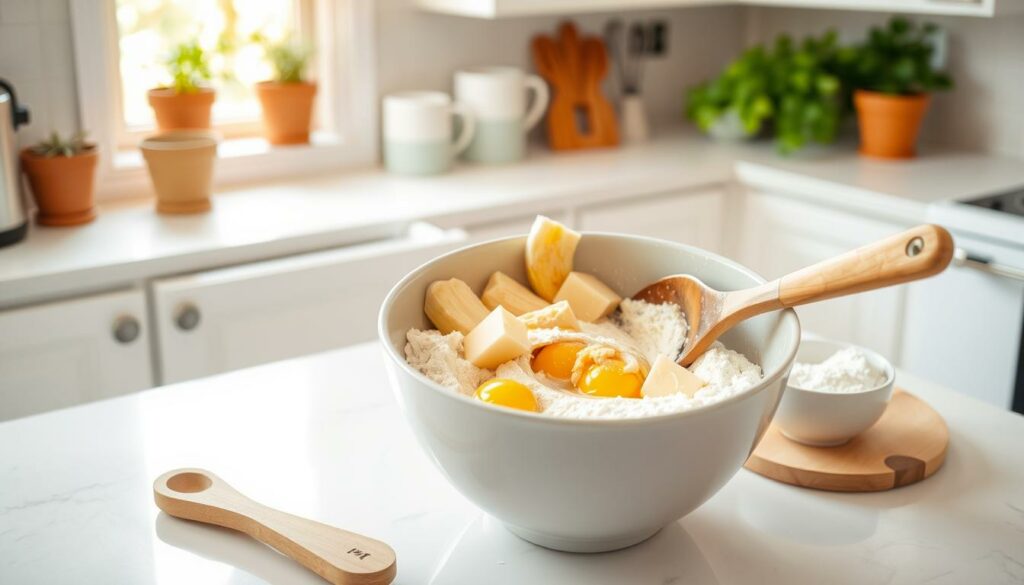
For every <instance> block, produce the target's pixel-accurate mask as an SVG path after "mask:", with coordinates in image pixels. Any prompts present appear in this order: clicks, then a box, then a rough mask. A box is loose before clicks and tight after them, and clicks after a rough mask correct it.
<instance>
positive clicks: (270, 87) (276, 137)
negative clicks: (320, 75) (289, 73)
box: [256, 81, 316, 144]
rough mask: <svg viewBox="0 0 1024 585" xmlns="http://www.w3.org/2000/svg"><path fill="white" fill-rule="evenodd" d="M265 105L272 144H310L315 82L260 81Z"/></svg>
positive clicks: (266, 127)
mask: <svg viewBox="0 0 1024 585" xmlns="http://www.w3.org/2000/svg"><path fill="white" fill-rule="evenodd" d="M256 95H257V96H258V97H259V99H260V106H261V107H262V108H263V134H264V135H265V136H266V138H267V142H269V143H271V144H308V143H309V126H310V122H311V120H312V118H313V96H315V95H316V84H315V83H305V82H299V83H278V82H276V81H264V82H262V83H257V84H256Z"/></svg>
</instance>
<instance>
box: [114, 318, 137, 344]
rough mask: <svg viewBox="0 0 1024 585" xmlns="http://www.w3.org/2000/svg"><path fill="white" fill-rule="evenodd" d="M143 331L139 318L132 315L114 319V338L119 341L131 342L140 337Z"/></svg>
mask: <svg viewBox="0 0 1024 585" xmlns="http://www.w3.org/2000/svg"><path fill="white" fill-rule="evenodd" d="M141 332H142V325H140V324H139V320H138V319H136V318H135V317H132V316H131V315H122V316H120V317H118V318H117V319H115V320H114V327H113V333H114V339H116V340H117V342H118V343H123V344H129V343H131V342H133V341H135V340H136V339H138V338H139V333H141Z"/></svg>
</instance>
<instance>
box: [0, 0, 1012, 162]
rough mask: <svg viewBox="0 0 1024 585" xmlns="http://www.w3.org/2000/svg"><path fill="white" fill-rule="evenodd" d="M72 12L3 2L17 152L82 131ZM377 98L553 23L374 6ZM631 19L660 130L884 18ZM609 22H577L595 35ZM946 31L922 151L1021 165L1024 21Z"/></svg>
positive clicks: (4, 62)
mask: <svg viewBox="0 0 1024 585" xmlns="http://www.w3.org/2000/svg"><path fill="white" fill-rule="evenodd" d="M68 5H69V0H0V77H3V78H5V79H7V80H9V81H10V82H12V83H13V84H14V86H15V88H16V89H17V91H18V97H19V98H20V99H21V100H23V101H24V102H25V103H26V104H27V105H28V106H29V107H30V109H31V110H32V124H31V126H28V127H26V128H24V129H22V130H20V131H19V132H18V139H19V143H21V144H22V145H26V144H29V143H31V142H34V141H36V140H38V139H40V138H41V137H43V136H45V135H46V134H48V133H49V132H50V131H51V130H60V131H62V132H68V131H71V130H74V129H76V128H78V126H79V119H78V118H79V117H78V101H77V89H76V84H75V71H74V63H73V59H72V43H71V28H70V25H69V16H68V12H69V11H68ZM375 5H376V8H377V32H378V49H377V62H378V66H379V71H378V93H379V94H380V95H383V94H385V93H388V92H391V91H397V90H401V89H410V88H422V89H439V90H444V91H451V84H452V82H451V79H452V72H453V71H454V70H455V69H457V68H459V67H464V66H471V65H481V64H507V65H516V66H520V67H523V68H525V69H532V66H531V63H530V56H529V41H530V38H531V37H532V36H533V35H534V34H537V33H539V32H548V33H552V32H554V30H555V27H556V26H557V24H558V22H559V21H561V20H562V18H560V17H554V16H546V17H531V18H513V19H507V20H497V21H492V20H480V19H473V18H462V17H455V16H445V15H438V14H432V13H428V12H424V11H421V10H419V9H417V8H415V6H414V4H413V1H412V0H376V2H375ZM627 16H628V17H629V18H644V19H647V18H663V19H665V20H666V21H668V23H669V31H670V38H669V43H668V48H669V52H668V55H667V56H665V57H662V58H658V59H655V60H652V61H650V62H649V63H648V65H647V68H646V71H645V75H644V78H645V80H644V94H645V101H646V103H647V108H648V112H649V115H650V116H651V118H652V119H653V120H655V121H673V120H679V119H680V117H681V115H682V108H683V94H684V92H685V89H686V87H688V86H690V85H692V84H694V83H696V82H698V81H700V80H702V79H705V78H707V77H710V76H712V75H714V74H716V73H717V72H718V71H720V69H721V67H722V66H723V65H724V64H725V63H726V62H727V61H728V60H729V59H731V58H732V57H733V56H735V55H736V54H737V53H738V52H739V50H740V47H742V46H743V44H744V43H752V42H757V41H760V40H763V39H771V38H773V37H774V36H775V35H776V34H777V33H778V32H781V31H787V32H790V33H791V34H794V35H803V34H809V33H819V32H821V31H822V30H824V29H826V28H828V27H830V26H831V27H837V28H839V29H840V32H841V33H842V34H843V35H844V37H846V38H855V37H857V36H858V35H859V34H860V33H861V32H862V31H863V30H865V28H866V27H867V26H869V25H870V24H873V23H875V22H881V21H883V20H884V19H885V18H886V17H887V15H884V14H878V13H857V12H848V11H831V10H802V9H780V8H741V7H700V8H686V9H675V10H671V11H658V12H633V13H629V14H628V15H627ZM607 18H608V15H603V14H589V15H583V16H576V17H573V20H574V21H575V22H577V24H578V25H579V26H580V27H581V28H582V29H583V30H584V31H585V32H588V33H592V34H593V33H599V32H600V31H601V29H602V28H603V26H604V23H605V21H606V20H607ZM932 20H934V21H936V22H938V23H939V24H942V25H943V26H945V27H946V28H948V29H949V31H950V51H949V53H950V64H951V67H952V70H953V74H954V75H955V76H956V78H957V87H956V89H955V90H953V91H951V92H949V93H947V94H945V95H939V96H937V97H936V99H935V104H934V107H933V109H932V112H931V113H930V115H929V119H928V122H927V126H926V129H925V136H926V139H928V140H930V141H933V142H941V143H945V144H949V145H952V146H956V147H962V148H967V149H971V150H979V151H984V152H991V153H999V154H1005V155H1010V156H1016V157H1024V97H1022V96H1024V58H1022V57H1021V56H1022V55H1024V33H1022V31H1024V15H1012V16H999V17H996V18H994V19H985V18H968V17H963V18H952V17H944V18H934V19H932Z"/></svg>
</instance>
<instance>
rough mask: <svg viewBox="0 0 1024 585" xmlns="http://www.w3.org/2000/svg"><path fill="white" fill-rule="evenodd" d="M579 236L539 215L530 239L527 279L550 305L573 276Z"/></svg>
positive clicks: (527, 253)
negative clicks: (573, 260) (573, 262)
mask: <svg viewBox="0 0 1024 585" xmlns="http://www.w3.org/2000/svg"><path fill="white" fill-rule="evenodd" d="M579 242H580V234H579V232H576V231H573V230H571V229H569V228H567V227H565V226H564V225H562V224H560V223H558V222H557V221H554V220H552V219H551V218H548V217H544V216H543V215H538V216H537V219H536V220H534V222H533V227H532V228H530V235H529V237H527V238H526V276H527V278H529V280H530V285H531V286H533V291H534V292H535V293H537V294H538V295H539V296H540V297H541V298H543V299H544V300H546V301H548V302H550V301H551V300H553V299H554V298H555V295H556V294H557V293H558V289H559V288H560V287H561V286H562V283H563V282H565V279H566V277H567V276H569V273H570V272H572V256H573V254H574V253H575V252H576V245H577V244H579Z"/></svg>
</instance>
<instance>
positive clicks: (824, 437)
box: [772, 339, 895, 447]
mask: <svg viewBox="0 0 1024 585" xmlns="http://www.w3.org/2000/svg"><path fill="white" fill-rule="evenodd" d="M849 347H854V346H853V345H852V344H849V343H840V342H837V341H829V340H827V339H805V340H803V341H802V342H801V343H800V349H799V350H798V351H797V353H796V361H797V363H809V364H820V363H821V362H823V361H825V360H826V359H828V358H829V357H831V356H832V355H833V354H835V353H836V352H837V351H840V350H842V349H846V348H849ZM857 349H858V350H859V351H860V352H861V353H862V354H863V355H864V357H865V358H866V359H867V360H868V363H870V364H871V365H872V366H873V367H875V368H876V369H878V370H879V371H882V372H885V381H884V382H882V383H881V384H880V385H878V387H876V388H871V389H868V390H864V391H862V392H843V393H839V392H821V391H818V390H808V389H805V388H798V387H796V386H794V385H793V378H792V377H790V379H789V384H788V385H787V386H786V392H785V393H784V394H783V395H782V402H780V403H779V408H778V410H776V411H775V418H773V419H772V422H773V423H774V424H775V426H776V427H778V429H779V432H781V433H782V434H783V436H785V437H786V438H787V439H790V440H793V441H796V442H798V443H804V444H805V445H811V446H813V447H832V446H835V445H842V444H843V443H846V442H847V441H849V440H850V439H852V438H853V437H854V436H856V435H857V434H859V433H861V432H863V431H864V430H866V429H867V428H868V427H870V426H871V425H873V424H875V422H876V421H878V418H879V417H881V416H882V413H883V412H885V407H886V405H887V404H888V403H889V398H890V397H891V396H892V387H893V382H894V379H895V370H894V369H893V367H892V364H890V363H889V361H888V360H886V359H885V358H883V357H882V356H881V355H879V354H877V353H875V352H873V351H871V350H868V349H865V348H857Z"/></svg>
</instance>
